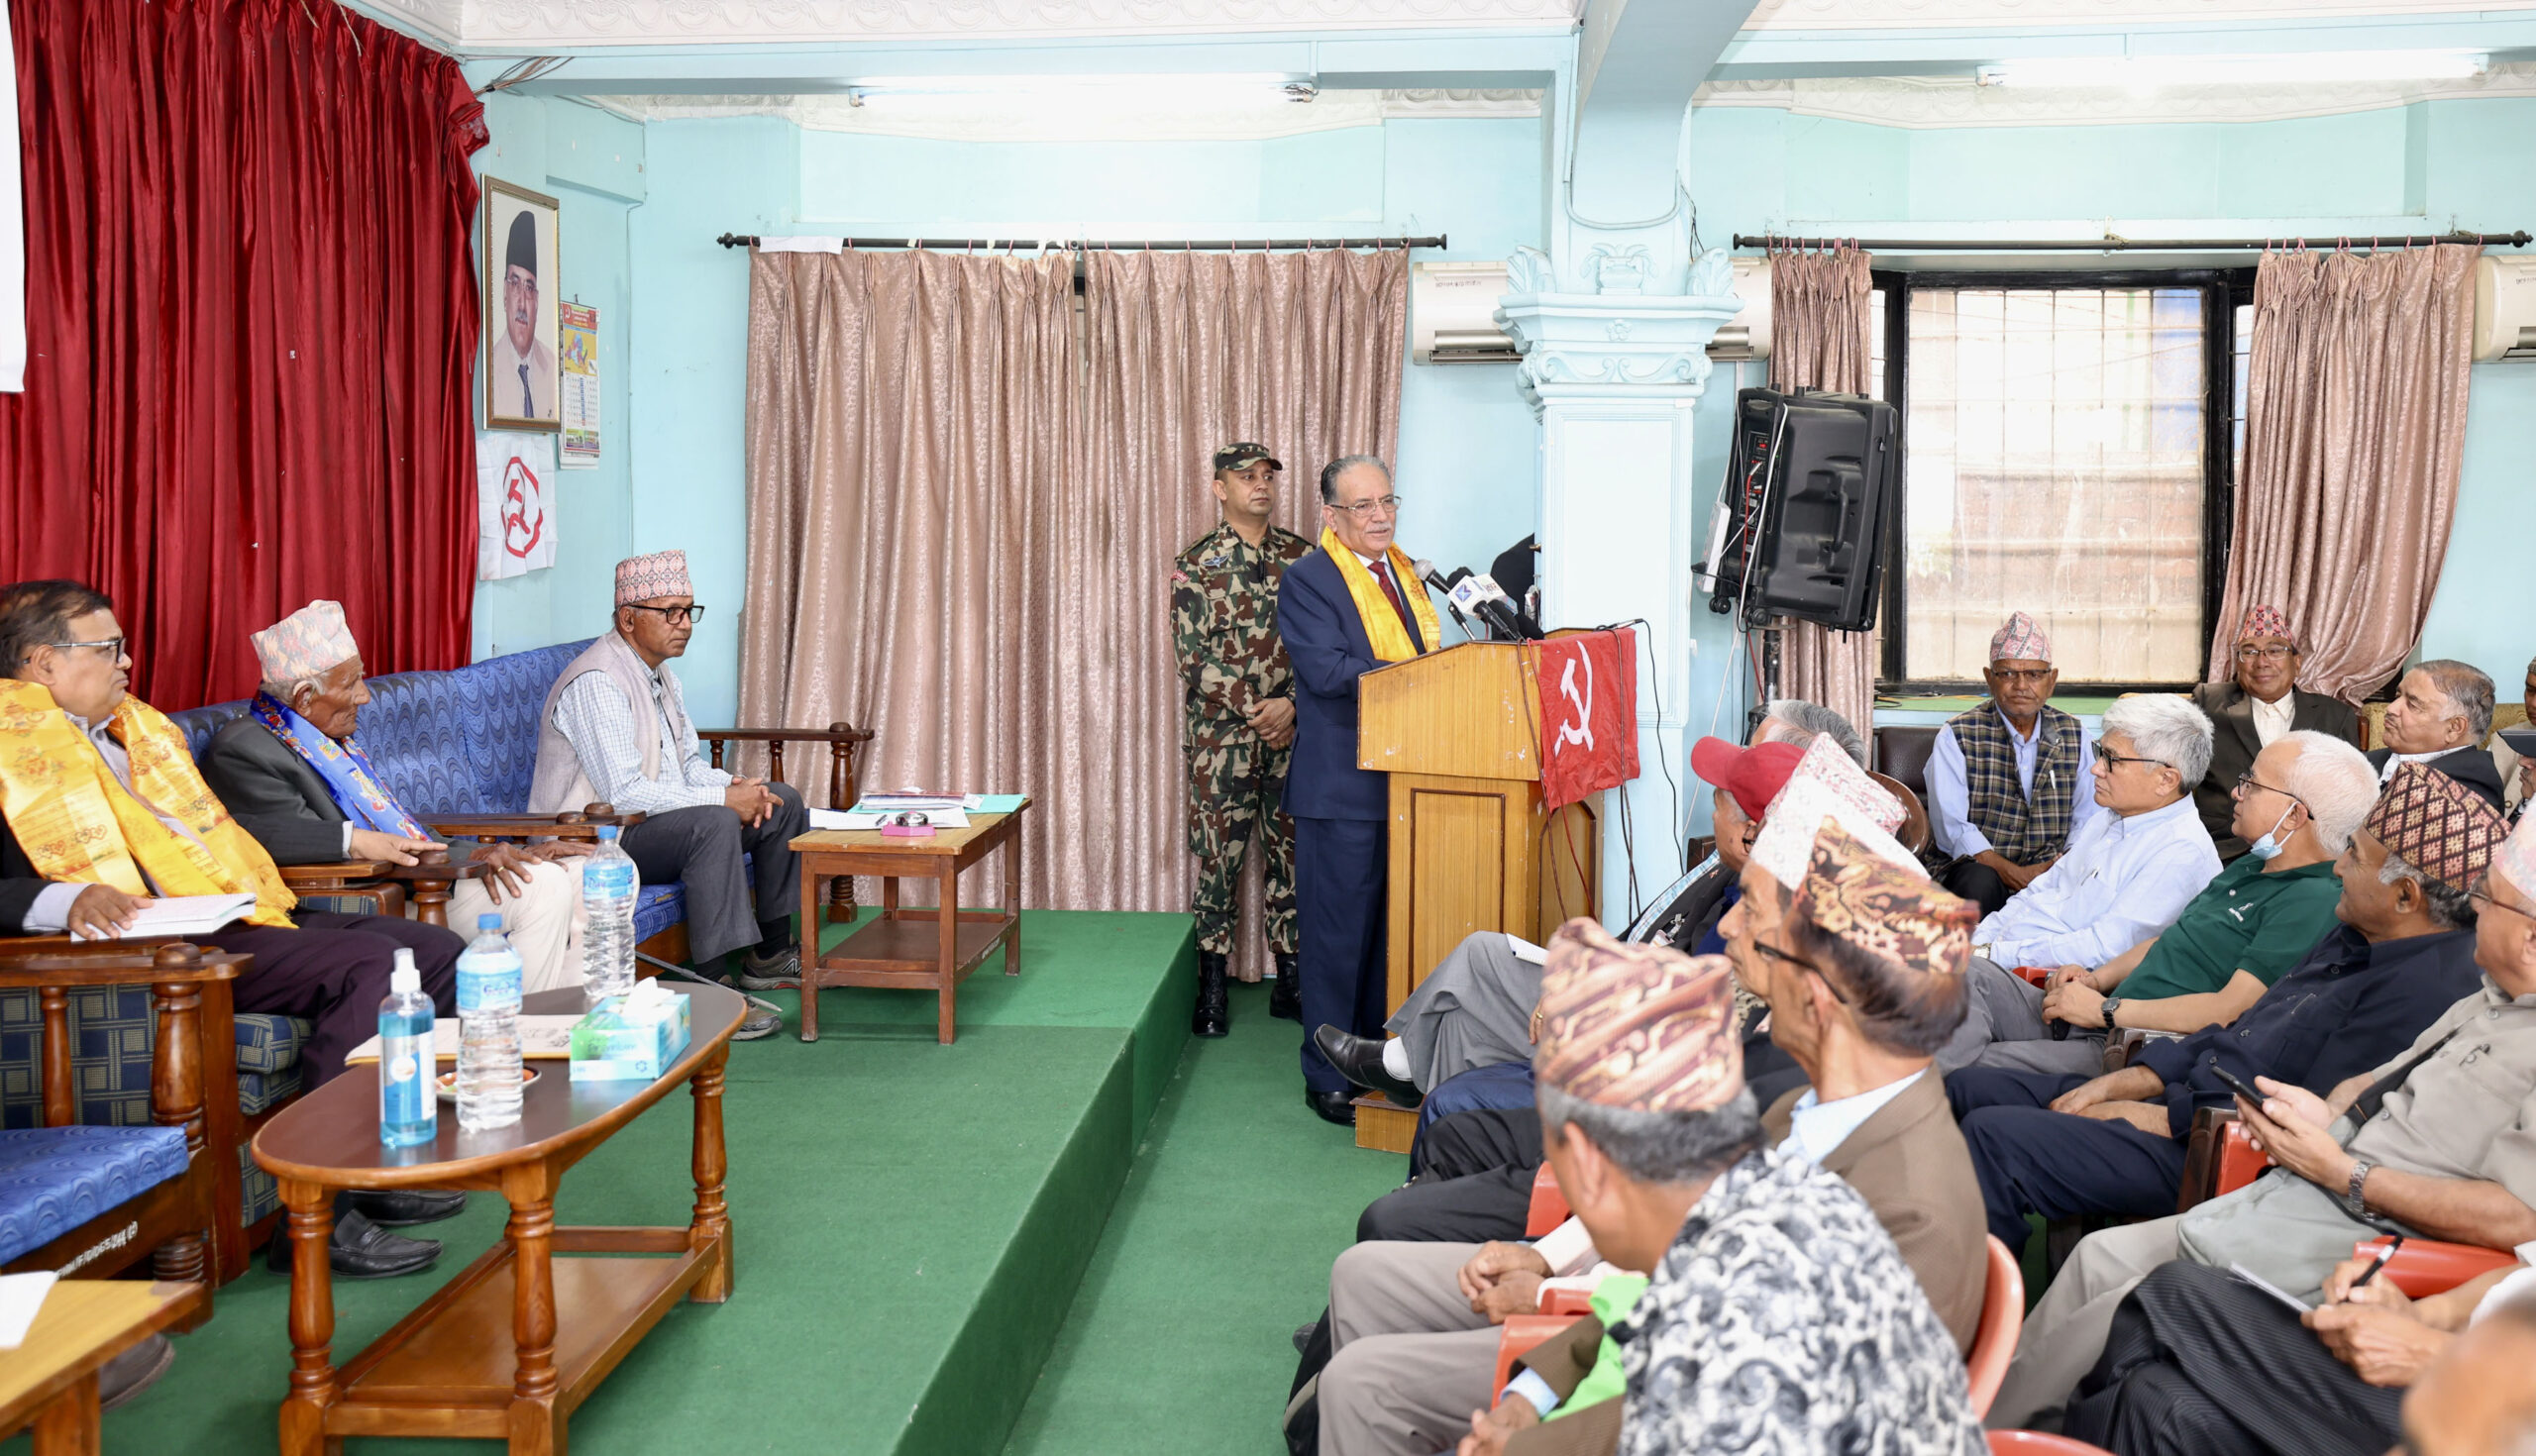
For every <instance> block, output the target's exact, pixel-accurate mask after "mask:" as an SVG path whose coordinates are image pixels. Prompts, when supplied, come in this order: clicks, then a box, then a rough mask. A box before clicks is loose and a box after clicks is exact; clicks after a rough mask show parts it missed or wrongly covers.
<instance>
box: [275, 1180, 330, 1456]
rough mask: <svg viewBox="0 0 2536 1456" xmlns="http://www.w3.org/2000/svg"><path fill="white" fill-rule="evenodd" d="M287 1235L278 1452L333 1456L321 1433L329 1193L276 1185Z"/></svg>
mask: <svg viewBox="0 0 2536 1456" xmlns="http://www.w3.org/2000/svg"><path fill="white" fill-rule="evenodd" d="M281 1200H282V1205H283V1206H284V1207H285V1208H287V1209H288V1210H289V1212H288V1214H287V1215H286V1217H287V1222H286V1223H285V1225H284V1226H285V1227H286V1228H287V1229H288V1230H289V1233H290V1394H289V1395H288V1396H287V1397H285V1398H283V1400H282V1403H281V1456H336V1453H338V1452H340V1451H342V1450H343V1446H344V1443H343V1441H342V1440H341V1439H340V1438H334V1437H329V1436H328V1435H327V1434H326V1410H327V1407H329V1406H331V1405H333V1404H335V1397H336V1395H337V1394H338V1392H337V1389H336V1386H335V1358H334V1350H333V1345H334V1342H335V1269H334V1265H333V1264H332V1263H331V1262H330V1261H329V1259H328V1257H327V1253H326V1245H327V1241H328V1240H329V1239H330V1238H331V1237H332V1236H333V1234H334V1232H335V1192H334V1190H332V1189H329V1188H323V1187H320V1186H319V1185H317V1184H313V1183H293V1182H291V1181H289V1180H287V1179H285V1180H283V1181H282V1185H281Z"/></svg>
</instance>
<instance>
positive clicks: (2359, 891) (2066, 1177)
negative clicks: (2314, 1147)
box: [1946, 740, 2507, 1249]
mask: <svg viewBox="0 0 2536 1456" xmlns="http://www.w3.org/2000/svg"><path fill="white" fill-rule="evenodd" d="M2326 741H2327V742H2330V743H2333V746H2334V747H2335V748H2336V749H2338V750H2340V751H2341V752H2343V753H2347V754H2349V755H2351V758H2352V761H2353V762H2354V763H2358V762H2359V760H2360V753H2359V751H2358V750H2357V749H2354V748H2352V747H2351V746H2350V745H2348V744H2344V743H2339V742H2335V741H2333V740H2326ZM2279 747H2280V745H2278V744H2275V745H2273V747H2272V749H2267V750H2265V752H2266V753H2267V754H2270V753H2272V752H2274V751H2276V750H2277V749H2278V748H2279ZM2364 767H2365V766H2364ZM2506 832H2507V831H2506V830H2505V829H2504V827H2503V826H2502V824H2501V821H2500V816H2499V815H2498V814H2495V813H2493V812H2492V811H2491V809H2490V807H2489V806H2488V805H2486V804H2485V803H2484V802H2483V800H2482V799H2479V798H2477V797H2476V796H2475V795H2474V794H2473V793H2472V792H2471V791H2469V790H2468V789H2467V788H2466V787H2465V785H2463V784H2461V783H2459V782H2458V781H2457V780H2453V779H2450V778H2448V777H2447V776H2446V775H2444V774H2434V773H2432V772H2431V771H2430V770H2428V769H2424V768H2422V767H2420V766H2419V765H2407V766H2405V767H2404V768H2403V769H2402V770H2401V771H2399V772H2398V773H2397V774H2396V775H2395V780H2394V782H2392V783H2390V784H2388V785H2387V786H2386V793H2385V796H2384V797H2383V798H2381V799H2380V800H2379V801H2378V804H2377V806H2376V808H2375V809H2374V810H2373V811H2372V812H2371V814H2370V816H2369V821H2368V822H2367V823H2366V824H2363V825H2361V826H2360V827H2359V828H2358V829H2357V830H2355V831H2354V832H2353V833H2352V835H2351V836H2350V842H2349V844H2348V846H2347V847H2346V848H2345V849H2344V850H2343V853H2342V858H2341V861H2340V863H2339V864H2338V865H2337V866H2336V868H2337V869H2338V870H2339V871H2340V877H2341V878H2340V879H2339V880H2338V881H2334V880H2329V881H2328V882H2327V884H2338V885H2339V886H2340V889H2341V895H2340V898H2339V899H2338V900H2337V901H2336V903H2335V904H2334V906H2333V909H2332V913H2333V915H2335V916H2336V917H2339V920H2340V922H2341V924H2340V928H2339V929H2337V930H2336V931H2335V932H2333V933H2331V934H2329V935H2327V936H2325V938H2324V939H2323V940H2322V941H2321V942H2319V943H2318V944H2317V945H2316V947H2315V949H2314V950H2313V951H2311V952H2310V953H2309V954H2308V955H2307V957H2306V959H2305V960H2303V961H2301V962H2300V963H2299V965H2298V967H2297V969H2296V970H2294V971H2291V972H2290V973H2289V974H2288V975H2286V976H2284V977H2281V978H2280V979H2279V981H2278V982H2277V983H2276V984H2274V985H2273V987H2272V989H2271V990H2269V991H2267V992H2265V993H2264V995H2263V997H2262V999H2260V1000H2258V1001H2256V1002H2255V1004H2254V1007H2253V1009H2251V1010H2249V1011H2247V1012H2246V1013H2245V1014H2244V1015H2243V1016H2240V1017H2237V1018H2236V1019H2235V1020H2233V1021H2231V1022H2227V1023H2223V1024H2216V1025H2212V1026H2210V1027H2208V1028H2206V1029H2204V1030H2202V1031H2198V1032H2195V1033H2194V1034H2192V1035H2190V1036H2186V1037H2181V1038H2167V1039H2159V1040H2153V1041H2151V1042H2149V1043H2148V1044H2147V1045H2145V1046H2143V1047H2141V1048H2140V1050H2139V1051H2138V1052H2137V1053H2135V1054H2134V1055H2133V1057H2132V1059H2131V1065H2130V1066H2128V1067H2125V1068H2123V1069H2122V1070H2121V1071H2119V1072H2114V1073H2110V1074H2107V1075H2105V1076H2102V1077H2096V1078H2093V1079H2092V1080H2091V1079H2089V1078H2086V1077H2083V1076H2059V1075H2055V1074H2052V1073H2044V1072H2017V1071H2010V1070H2007V1069H2004V1068H1996V1067H1966V1068H1964V1069H1963V1070H1962V1071H1960V1072H1957V1073H1955V1074H1954V1075H1953V1076H1951V1077H1949V1078H1947V1080H1946V1085H1947V1095H1948V1096H1949V1097H1950V1098H1951V1099H1952V1100H1953V1102H1954V1103H1955V1113H1956V1115H1957V1116H1959V1117H1961V1118H1962V1119H1963V1136H1964V1140H1965V1141H1966V1142H1968V1143H1970V1144H1971V1145H1972V1161H1973V1164H1974V1166H1975V1167H1977V1168H1978V1169H1980V1172H1981V1196H1982V1200H1983V1201H1984V1202H1985V1203H1986V1204H1987V1205H1988V1207H1989V1211H1990V1231H1991V1232H1992V1233H1994V1234H1997V1235H1998V1236H1999V1239H2000V1241H2001V1242H2003V1243H2005V1244H2006V1245H2007V1246H2008V1247H2010V1248H2012V1249H2013V1248H2018V1247H2021V1246H2022V1245H2023V1244H2024V1243H2025V1238H2026V1215H2027V1214H2029V1213H2040V1214H2042V1215H2043V1216H2044V1217H2045V1218H2047V1219H2051V1218H2073V1217H2077V1216H2079V1215H2082V1214H2090V1213H2112V1214H2127V1215H2130V1216H2133V1217H2156V1216H2157V1215H2159V1214H2162V1213H2166V1212H2169V1211H2171V1210H2172V1209H2173V1207H2174V1206H2175V1196H2176V1194H2177V1192H2178V1190H2179V1187H2180V1183H2181V1180H2182V1177H2183V1164H2184V1152H2185V1149H2186V1147H2187V1145H2188V1143H2189V1140H2190V1136H2191V1132H2192V1116H2193V1110H2194V1108H2195V1107H2200V1106H2218V1107H2224V1106H2228V1105H2230V1104H2231V1102H2232V1099H2233V1096H2234V1094H2233V1093H2232V1092H2230V1090H2229V1087H2228V1084H2227V1083H2225V1082H2223V1081H2222V1080H2221V1079H2220V1076H2219V1073H2218V1071H2217V1070H2216V1069H2217V1068H2218V1067H2221V1066H2224V1067H2226V1068H2227V1069H2228V1070H2229V1071H2230V1072H2233V1073H2235V1074H2236V1075H2237V1076H2238V1077H2240V1078H2242V1079H2244V1080H2245V1081H2247V1082H2248V1083H2252V1082H2253V1080H2254V1079H2255V1078H2257V1077H2269V1078H2272V1080H2273V1081H2275V1082H2283V1083H2289V1084H2293V1085H2295V1086H2298V1087H2303V1088H2306V1089H2307V1090H2309V1091H2310V1092H2331V1091H2333V1089H2334V1088H2336V1087H2337V1086H2340V1085H2341V1084H2342V1082H2343V1081H2344V1080H2345V1079H2347V1078H2350V1077H2352V1076H2354V1075H2356V1074H2358V1073H2361V1072H2365V1071H2367V1070H2368V1069H2370V1068H2372V1067H2376V1066H2378V1065H2379V1064H2381V1063H2383V1062H2384V1061H2385V1060H2386V1059H2387V1058H2389V1057H2392V1056H2394V1055H2395V1054H2396V1053H2397V1052H2400V1051H2402V1050H2403V1049H2404V1048H2405V1047H2407V1046H2410V1045H2411V1044H2412V1040H2413V1038H2414V1037H2416V1036H2419V1035H2420V1034H2421V1029H2422V1028H2423V1027H2425V1026H2428V1025H2429V1024H2430V1023H2431V1022H2433V1021H2436V1020H2438V1019H2439V1017H2440V1015H2441V1013H2443V1012H2445V1011H2446V1010H2447V1009H2448V1008H2449V1007H2450V1006H2453V1005H2455V1004H2456V1003H2457V998H2458V997H2460V996H2463V995H2466V994H2468V993H2469V992H2471V991H2473V990H2474V988H2475V985H2476V982H2477V980H2478V979H2479V975H2480V973H2478V972H2477V971H2476V969H2475V931H2474V926H2475V912H2474V909H2473V907H2472V906H2471V905H2470V904H2468V902H2467V899H2466V888H2465V887H2466V886H2468V885H2471V884H2474V883H2475V882H2476V880H2477V879H2478V878H2479V877H2480V876H2481V875H2482V874H2483V868H2484V866H2485V865H2487V864H2488V863H2489V862H2490V859H2491V851H2492V847H2493V846H2494V845H2497V844H2498V843H2500V840H2501V837H2502V836H2503V835H2504V834H2505V833H2506ZM2238 863H2240V864H2244V863H2247V862H2245V861H2239V862H2238Z"/></svg>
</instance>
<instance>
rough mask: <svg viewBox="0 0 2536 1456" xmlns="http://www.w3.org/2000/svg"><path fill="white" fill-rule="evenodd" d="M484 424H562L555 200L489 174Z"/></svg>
mask: <svg viewBox="0 0 2536 1456" xmlns="http://www.w3.org/2000/svg"><path fill="white" fill-rule="evenodd" d="M483 250H484V253H483V256H484V423H485V425H486V426H487V427H489V428H493V429H515V430H516V429H529V430H534V429H548V430H553V429H558V428H560V427H561V424H562V412H561V410H560V409H559V408H558V405H557V395H558V391H559V388H560V378H561V376H560V375H559V373H558V372H557V367H556V342H557V333H556V322H555V300H556V298H557V297H558V296H559V292H560V290H558V289H557V287H556V278H555V271H556V268H555V260H556V237H555V199H554V198H552V197H548V196H545V195H543V194H541V193H536V192H529V191H525V190H523V189H521V188H518V187H513V186H510V185H509V184H507V183H505V182H503V181H501V180H499V179H498V178H492V177H487V178H485V180H484V241H483Z"/></svg>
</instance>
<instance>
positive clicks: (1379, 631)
mask: <svg viewBox="0 0 2536 1456" xmlns="http://www.w3.org/2000/svg"><path fill="white" fill-rule="evenodd" d="M1321 550H1323V551H1325V552H1328V553H1329V559H1330V560H1331V561H1333V562H1336V563H1337V564H1338V575H1339V577H1340V578H1341V579H1342V580H1344V581H1345V582H1346V583H1347V595H1348V596H1349V597H1351V598H1353V599H1354V601H1355V603H1356V618H1357V620H1358V621H1361V622H1363V623H1364V624H1365V638H1366V640H1367V641H1369V642H1371V643H1373V645H1374V656H1375V657H1377V658H1380V659H1381V660H1383V661H1384V662H1386V663H1405V662H1408V661H1409V660H1410V659H1411V658H1414V657H1416V656H1418V644H1417V643H1414V642H1411V641H1410V640H1409V629H1408V628H1407V627H1405V626H1403V625H1401V620H1400V613H1398V612H1396V611H1394V610H1392V605H1391V598H1390V597H1389V596H1388V595H1386V594H1385V593H1384V591H1383V583H1381V582H1380V581H1377V580H1375V579H1374V573H1373V572H1369V571H1367V570H1365V564H1364V563H1363V562H1360V561H1358V560H1356V553H1354V552H1353V551H1350V550H1348V548H1347V544H1346V543H1345V542H1343V541H1340V540H1339V539H1338V533H1337V532H1335V531H1332V530H1330V529H1329V528H1328V527H1327V526H1323V527H1321ZM1384 560H1386V561H1388V562H1390V563H1391V579H1392V580H1393V581H1394V582H1396V583H1398V584H1399V586H1400V597H1401V600H1403V601H1405V602H1407V603H1408V604H1409V614H1410V615H1411V616H1413V617H1416V618H1417V619H1418V635H1419V637H1420V639H1421V640H1423V641H1425V642H1426V644H1427V651H1429V652H1432V651H1434V650H1435V649H1436V648H1437V647H1438V646H1440V645H1441V643H1442V632H1443V629H1442V628H1441V627H1439V626H1437V625H1436V622H1435V603H1434V602H1432V601H1430V600H1428V599H1427V583H1426V582H1424V581H1421V580H1419V579H1418V572H1417V569H1416V568H1415V567H1413V566H1412V565H1411V564H1410V561H1409V557H1408V555H1407V553H1405V552H1403V551H1402V550H1401V549H1400V548H1399V547H1397V546H1393V547H1388V548H1385V557H1384Z"/></svg>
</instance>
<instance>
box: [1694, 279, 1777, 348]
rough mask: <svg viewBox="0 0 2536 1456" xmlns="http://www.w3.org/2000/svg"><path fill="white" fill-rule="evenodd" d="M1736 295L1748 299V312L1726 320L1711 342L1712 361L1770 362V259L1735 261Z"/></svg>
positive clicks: (1746, 310)
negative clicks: (1755, 360) (1768, 360)
mask: <svg viewBox="0 0 2536 1456" xmlns="http://www.w3.org/2000/svg"><path fill="white" fill-rule="evenodd" d="M1735 296H1736V297H1738V298H1741V299H1743V300H1744V311H1743V312H1742V313H1739V314H1737V315H1736V316H1735V317H1734V318H1732V319H1729V320H1727V321H1726V323H1725V324H1723V325H1721V326H1720V327H1719V329H1718V331H1717V335H1716V337H1715V338H1712V339H1710V340H1709V341H1708V357H1709V358H1711V359H1723V360H1737V359H1768V358H1769V357H1770V260H1768V259H1766V258H1739V259H1737V260H1735Z"/></svg>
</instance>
